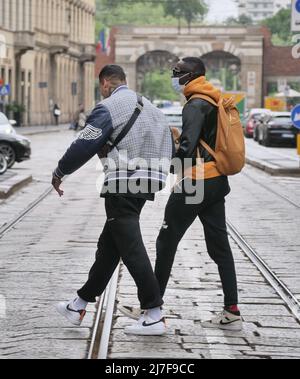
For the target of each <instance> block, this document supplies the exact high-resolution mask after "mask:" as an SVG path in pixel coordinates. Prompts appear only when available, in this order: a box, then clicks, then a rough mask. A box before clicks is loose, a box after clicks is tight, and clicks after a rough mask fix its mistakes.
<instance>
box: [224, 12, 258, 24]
mask: <svg viewBox="0 0 300 379" xmlns="http://www.w3.org/2000/svg"><path fill="white" fill-rule="evenodd" d="M226 24H227V25H253V20H252V18H251V17H249V16H247V15H245V14H242V15H240V16H239V17H238V18H236V17H229V18H228V19H227V21H226Z"/></svg>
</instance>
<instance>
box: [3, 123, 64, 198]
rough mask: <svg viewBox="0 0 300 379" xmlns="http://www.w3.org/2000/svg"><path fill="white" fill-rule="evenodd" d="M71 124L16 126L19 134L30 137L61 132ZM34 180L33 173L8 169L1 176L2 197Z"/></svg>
mask: <svg viewBox="0 0 300 379" xmlns="http://www.w3.org/2000/svg"><path fill="white" fill-rule="evenodd" d="M69 126H70V125H69V124H62V125H59V126H55V125H46V126H25V127H17V128H15V130H16V132H17V133H18V134H21V135H24V136H27V137H30V136H33V135H38V134H49V133H60V132H62V131H66V130H68V129H69ZM32 180H33V178H32V176H31V175H24V174H18V173H16V172H14V171H12V170H8V171H7V172H6V173H5V174H4V175H1V176H0V199H2V200H3V199H7V198H9V197H10V196H11V195H13V194H14V193H15V192H17V191H19V190H20V189H22V188H23V187H24V186H26V185H27V184H29V183H31V182H32Z"/></svg>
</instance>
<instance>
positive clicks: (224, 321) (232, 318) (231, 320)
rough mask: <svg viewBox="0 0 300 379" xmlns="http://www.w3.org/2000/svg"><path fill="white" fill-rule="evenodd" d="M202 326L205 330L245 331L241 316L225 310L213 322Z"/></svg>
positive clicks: (207, 322)
mask: <svg viewBox="0 0 300 379" xmlns="http://www.w3.org/2000/svg"><path fill="white" fill-rule="evenodd" d="M201 326H202V327H203V328H218V329H222V330H233V331H241V330H242V329H243V319H242V316H241V315H235V314H233V313H230V312H228V311H226V310H224V311H223V312H222V313H220V314H219V315H217V316H216V317H214V318H213V319H212V320H210V321H205V322H202V323H201Z"/></svg>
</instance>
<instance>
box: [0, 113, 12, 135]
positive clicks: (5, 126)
mask: <svg viewBox="0 0 300 379" xmlns="http://www.w3.org/2000/svg"><path fill="white" fill-rule="evenodd" d="M0 134H16V131H15V129H14V128H13V127H12V121H9V120H8V118H7V117H6V116H5V114H4V113H1V112H0Z"/></svg>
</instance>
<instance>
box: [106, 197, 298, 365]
mask: <svg viewBox="0 0 300 379" xmlns="http://www.w3.org/2000/svg"><path fill="white" fill-rule="evenodd" d="M165 202H166V198H165V197H164V196H163V197H160V198H158V199H157V202H156V203H155V204H148V205H147V207H146V209H145V210H144V212H143V214H142V231H143V236H144V240H145V243H146V246H147V250H148V251H149V252H150V255H151V258H152V261H154V259H155V241H156V237H157V235H158V232H159V228H160V226H161V224H162V220H163V209H164V205H165ZM231 245H232V248H233V252H234V256H235V259H236V266H237V272H238V281H239V289H240V304H241V310H242V313H243V317H244V319H245V325H244V330H243V331H242V332H228V331H221V330H218V329H204V328H202V326H201V321H204V320H207V319H210V318H211V317H212V316H213V314H215V313H217V312H220V311H221V310H222V307H223V296H222V289H221V287H220V280H219V275H218V272H217V268H216V266H215V264H214V263H213V262H212V261H211V260H210V258H209V257H208V254H207V252H206V246H205V242H204V236H203V231H202V226H201V224H200V222H199V221H198V220H197V221H196V222H195V224H194V225H193V227H192V228H191V229H190V231H189V232H188V233H187V235H186V236H185V238H184V240H183V241H182V243H181V245H180V248H179V251H178V255H177V258H176V262H175V266H174V270H173V272H172V277H171V280H170V283H169V288H168V290H167V294H166V298H165V307H164V310H165V314H166V317H167V325H168V327H169V330H168V333H167V335H166V336H163V337H159V338H157V337H135V336H127V335H125V334H124V331H123V328H124V326H126V325H130V324H131V321H130V320H129V319H128V318H126V317H123V316H122V315H121V314H120V312H119V311H116V313H115V316H114V324H113V330H112V334H111V339H110V347H109V358H111V359H136V358H146V359H155V358H168V359H193V358H196V359H226V358H229V359H261V358H263V359H270V358H300V347H299V338H300V326H299V324H298V323H297V322H296V320H295V319H294V318H293V317H292V315H291V314H290V313H289V311H288V310H287V308H286V306H285V304H284V303H283V301H282V300H281V299H280V298H279V297H278V295H277V294H276V293H275V291H274V290H273V288H272V287H271V286H270V285H268V284H267V283H266V282H265V280H264V278H263V277H262V275H261V274H260V272H259V271H258V270H257V268H256V267H255V266H254V265H253V264H252V263H251V262H250V261H249V260H248V258H247V257H246V256H245V255H244V254H243V253H242V252H241V250H240V249H239V248H238V247H237V245H235V243H234V242H233V241H232V240H231ZM117 299H118V301H119V302H120V303H121V304H123V305H135V306H138V302H137V295H136V287H135V285H134V283H133V281H132V279H131V278H130V276H129V274H128V272H127V269H126V268H125V267H124V266H122V271H121V280H120V282H119V287H118V294H117Z"/></svg>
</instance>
